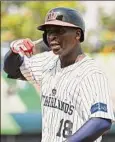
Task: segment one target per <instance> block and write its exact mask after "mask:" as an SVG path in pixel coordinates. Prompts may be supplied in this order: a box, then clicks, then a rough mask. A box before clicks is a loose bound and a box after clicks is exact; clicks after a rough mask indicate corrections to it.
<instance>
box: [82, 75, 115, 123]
mask: <svg viewBox="0 0 115 142" xmlns="http://www.w3.org/2000/svg"><path fill="white" fill-rule="evenodd" d="M81 94H82V98H83V95H84V98H83V102H84V103H86V108H87V109H88V111H89V117H90V118H92V117H100V118H106V119H111V120H112V121H115V118H114V112H113V105H112V101H111V97H110V87H109V84H108V79H107V78H106V76H105V74H103V73H100V72H95V73H93V74H90V75H88V76H87V77H85V79H84V80H82V83H81ZM85 98H86V99H85Z"/></svg>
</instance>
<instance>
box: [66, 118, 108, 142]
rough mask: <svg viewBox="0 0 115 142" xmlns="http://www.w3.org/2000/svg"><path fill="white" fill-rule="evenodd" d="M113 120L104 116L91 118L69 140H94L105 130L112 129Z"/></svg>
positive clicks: (84, 141)
mask: <svg viewBox="0 0 115 142" xmlns="http://www.w3.org/2000/svg"><path fill="white" fill-rule="evenodd" d="M110 127H111V120H109V119H103V118H91V119H90V120H89V121H87V122H86V123H85V124H84V125H83V126H82V127H81V128H80V129H79V130H78V131H77V132H76V133H74V134H73V135H72V136H70V138H68V142H94V141H95V140H96V139H97V138H98V137H100V136H101V135H102V134H103V133H104V132H105V131H107V130H108V129H110Z"/></svg>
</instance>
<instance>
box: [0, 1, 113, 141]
mask: <svg viewBox="0 0 115 142" xmlns="http://www.w3.org/2000/svg"><path fill="white" fill-rule="evenodd" d="M58 6H63V7H70V8H75V9H77V10H79V11H80V12H81V13H82V15H83V17H84V20H85V23H86V33H85V42H84V43H82V47H83V49H84V51H85V52H87V53H88V54H90V55H91V56H93V57H94V58H95V59H96V60H97V62H98V63H99V64H100V65H101V67H102V68H103V69H104V71H105V72H106V74H107V76H108V78H109V80H110V86H111V89H112V96H111V97H112V100H113V103H114V102H115V88H114V84H115V75H114V73H115V2H114V1H110V2H109V3H108V2H106V1H105V2H103V1H100V2H98V1H92V2H91V1H71V2H70V1H2V2H1V90H2V91H1V116H2V117H1V128H2V129H1V134H2V136H9V135H14V136H15V135H19V134H29V135H30V134H41V121H42V118H41V107H40V97H39V87H38V86H33V85H31V84H29V83H27V82H24V81H20V80H12V79H8V78H7V75H6V74H5V73H4V72H3V59H4V55H5V53H6V52H7V51H8V50H9V44H10V42H11V41H13V40H15V39H20V38H30V39H32V40H37V39H39V38H42V32H41V31H38V30H37V26H38V25H40V24H42V23H43V22H44V19H45V15H46V13H47V12H48V11H49V10H50V9H51V8H54V7H58ZM27 137H28V136H27ZM38 137H39V136H38ZM38 137H37V139H38ZM108 137H109V139H107V138H108ZM34 138H35V136H34ZM107 138H106V140H103V141H104V142H113V141H115V126H114V125H113V127H112V129H111V131H109V132H108V135H107ZM4 139H6V138H5V137H3V141H5V140H4ZM12 139H13V140H14V141H16V140H15V138H14V137H13V138H12ZM31 139H32V137H31ZM113 139H114V140H113ZM7 141H8V142H12V140H11V139H10V138H8V139H7ZM26 141H28V142H29V139H28V140H26V138H25V141H24V142H26ZM34 141H36V139H35V140H33V142H34ZM19 142H23V140H22V139H20V140H19Z"/></svg>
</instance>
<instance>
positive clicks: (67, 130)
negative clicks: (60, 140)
mask: <svg viewBox="0 0 115 142" xmlns="http://www.w3.org/2000/svg"><path fill="white" fill-rule="evenodd" d="M72 128H73V123H72V122H71V121H70V120H65V121H64V119H61V121H60V126H59V130H58V132H57V134H56V136H58V137H61V135H62V136H63V137H64V138H67V137H68V136H70V135H71V134H72Z"/></svg>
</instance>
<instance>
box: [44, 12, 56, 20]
mask: <svg viewBox="0 0 115 142" xmlns="http://www.w3.org/2000/svg"><path fill="white" fill-rule="evenodd" d="M57 16H58V13H57V12H54V11H51V12H50V13H48V15H47V17H46V19H45V21H52V20H55V19H56V18H57Z"/></svg>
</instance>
